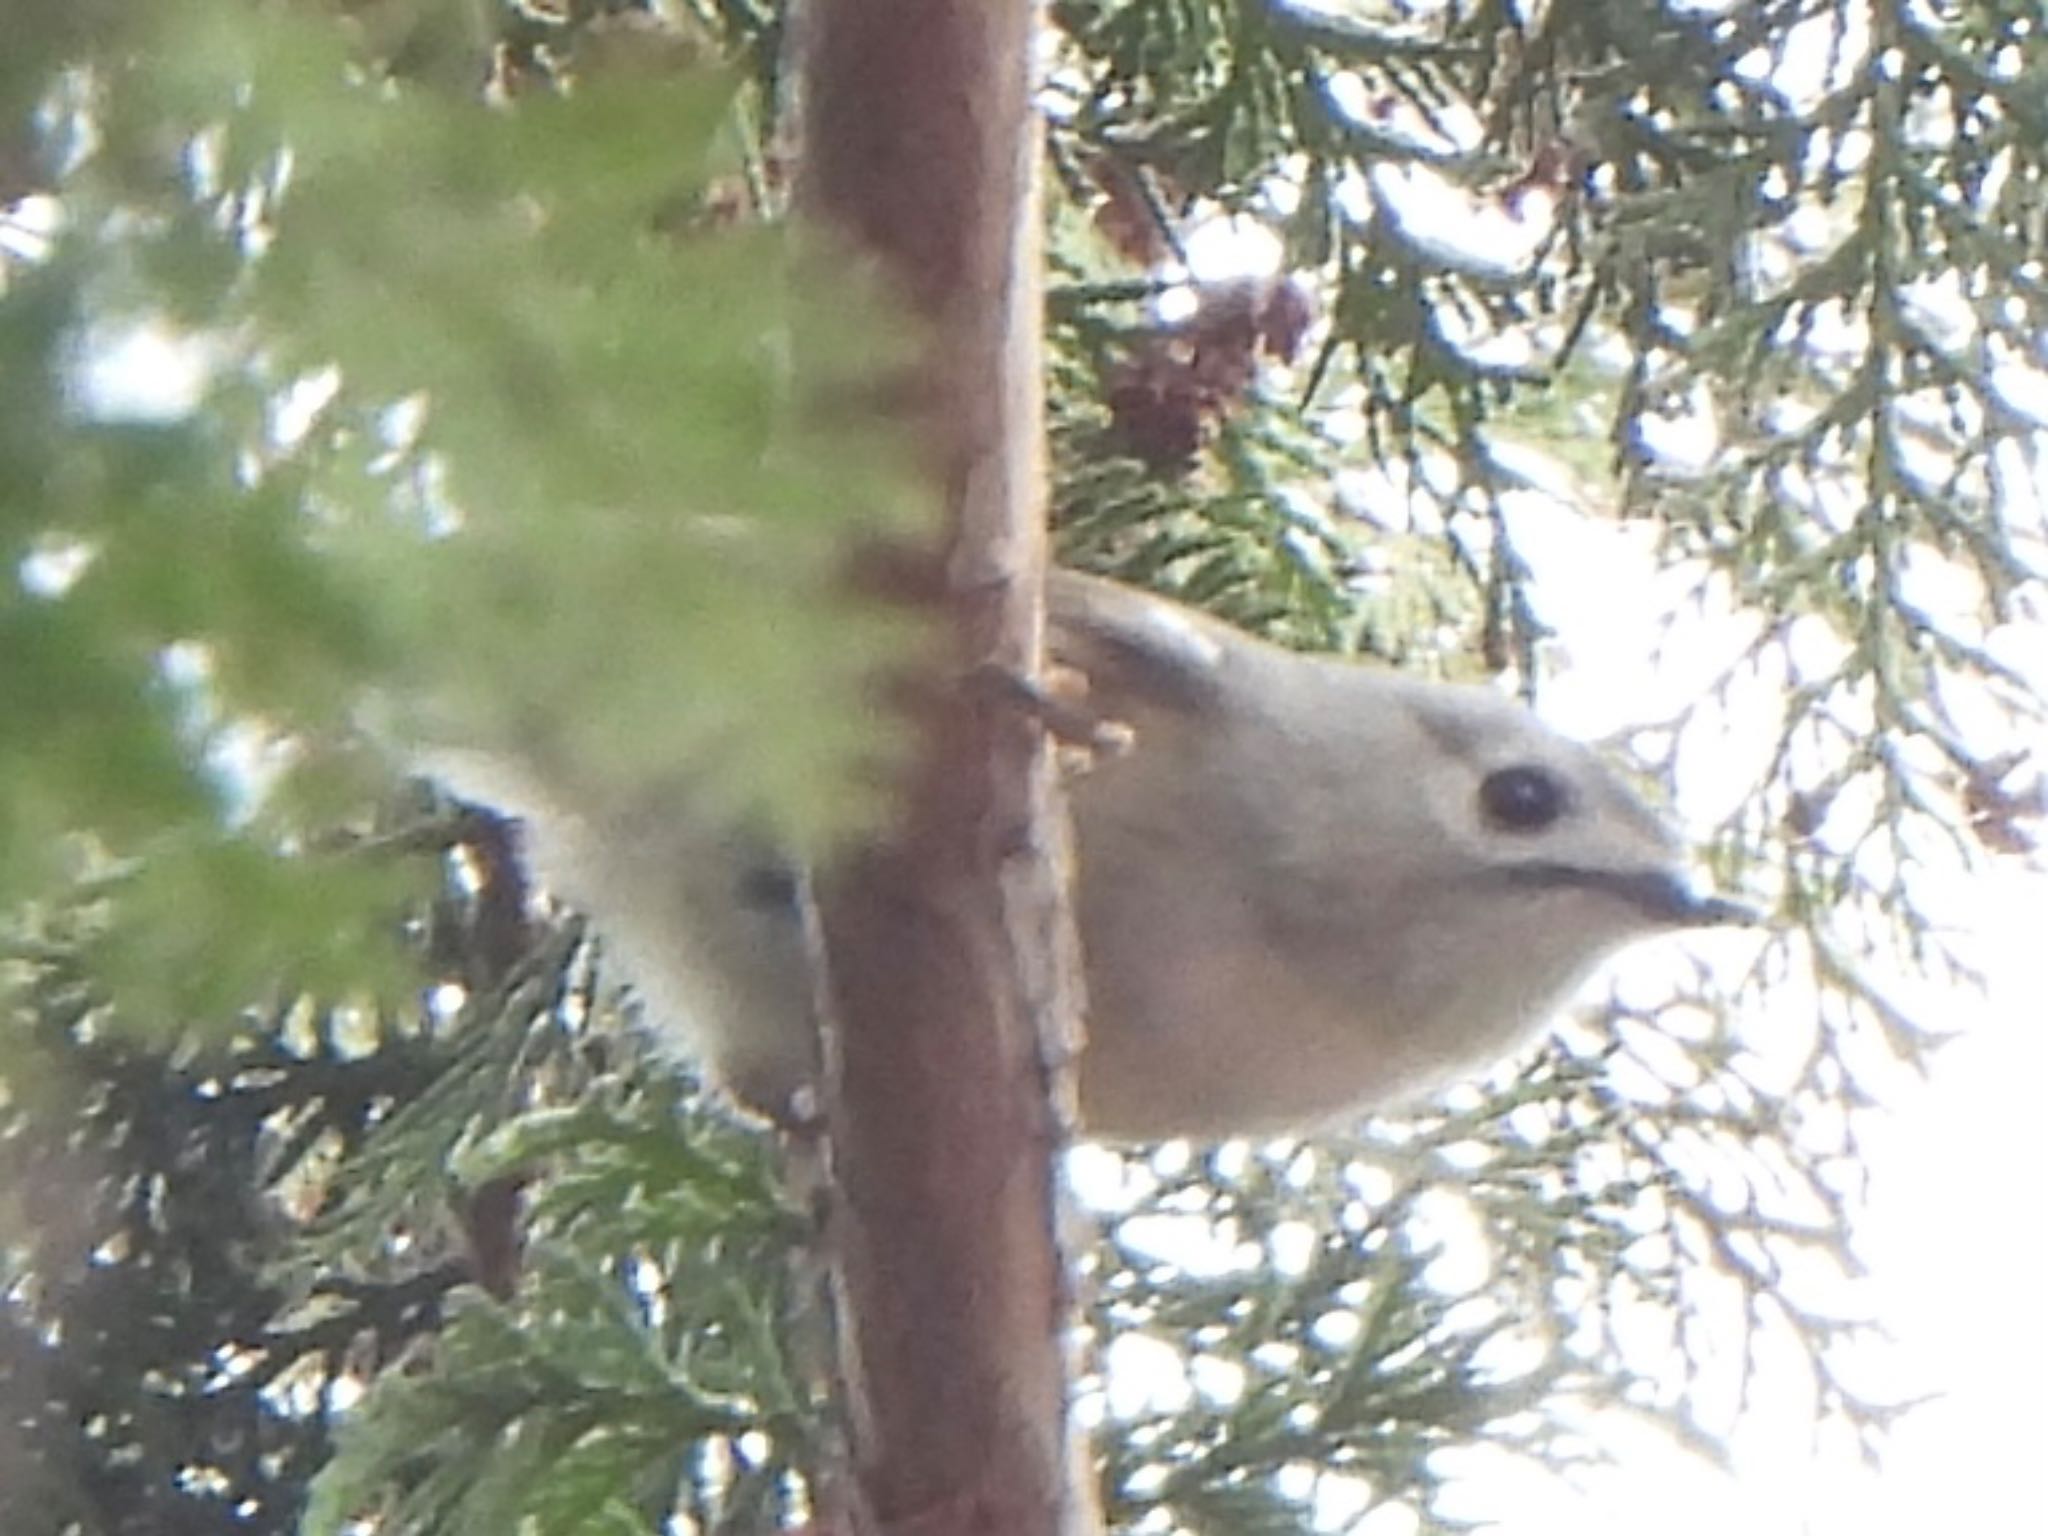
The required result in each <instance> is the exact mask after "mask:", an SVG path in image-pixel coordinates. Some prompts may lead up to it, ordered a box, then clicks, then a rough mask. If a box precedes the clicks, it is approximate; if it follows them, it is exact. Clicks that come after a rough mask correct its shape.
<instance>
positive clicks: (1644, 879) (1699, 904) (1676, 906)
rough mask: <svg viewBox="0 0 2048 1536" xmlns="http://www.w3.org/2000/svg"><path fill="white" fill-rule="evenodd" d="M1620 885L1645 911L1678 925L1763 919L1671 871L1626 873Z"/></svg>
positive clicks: (1723, 925) (1734, 924) (1714, 925)
mask: <svg viewBox="0 0 2048 1536" xmlns="http://www.w3.org/2000/svg"><path fill="white" fill-rule="evenodd" d="M1618 884H1619V886H1620V888H1621V889H1622V890H1623V891H1624V893H1625V894H1626V895H1628V896H1629V897H1630V898H1631V899H1632V900H1634V902H1635V903H1636V905H1637V906H1639V907H1641V908H1642V909H1643V911H1644V912H1646V913H1648V914H1649V915H1650V916H1651V917H1654V918H1656V919H1657V920H1658V921H1659V922H1662V923H1669V924H1670V925H1671V926H1672V927H1674V928H1729V927H1749V926H1753V925H1754V924H1757V923H1760V922H1762V921H1763V916H1762V914H1761V913H1759V912H1758V911H1757V910H1756V909H1755V908H1754V907H1746V906H1744V905H1743V904H1742V903H1741V902H1739V901H1730V900H1728V899H1727V898H1726V897H1723V896H1714V895H1709V894H1707V893H1705V892H1702V891H1699V890H1696V889H1695V888H1694V887H1693V885H1692V882H1691V881H1689V880H1687V879H1686V878H1685V877H1684V876H1683V875H1677V874H1672V873H1670V872H1669V871H1665V870H1656V871H1652V872H1650V873H1647V874H1642V875H1625V876H1623V877H1621V880H1620V881H1619V882H1618Z"/></svg>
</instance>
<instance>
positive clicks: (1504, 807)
mask: <svg viewBox="0 0 2048 1536" xmlns="http://www.w3.org/2000/svg"><path fill="white" fill-rule="evenodd" d="M1568 799H1569V797H1568V796H1567V795H1566V793H1565V787H1564V785H1562V784H1560V783H1559V782H1558V781H1557V778H1556V776H1555V775H1553V774H1552V773H1551V772H1550V771H1549V770H1548V769H1547V768H1537V767H1533V766H1531V765H1529V764H1527V763H1522V764H1518V765H1516V766H1515V767H1513V768H1497V769H1495V770H1494V771H1493V772H1492V773H1489V774H1488V775H1487V776H1486V777H1485V778H1484V779H1483V780H1481V781H1480V785H1479V809H1480V810H1481V812H1482V813H1484V815H1485V817H1486V822H1487V825H1488V826H1491V827H1495V828H1497V829H1499V830H1500V831H1502V832H1541V831H1542V830H1543V829H1544V828H1545V827H1547V826H1549V825H1551V823H1553V822H1555V821H1556V820H1557V818H1558V817H1560V816H1562V815H1563V814H1564V812H1565V806H1566V804H1567V801H1568Z"/></svg>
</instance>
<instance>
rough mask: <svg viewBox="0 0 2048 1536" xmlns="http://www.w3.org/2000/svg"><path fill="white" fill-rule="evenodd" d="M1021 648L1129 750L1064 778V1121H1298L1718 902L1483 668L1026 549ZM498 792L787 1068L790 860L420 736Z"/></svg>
mask: <svg viewBox="0 0 2048 1536" xmlns="http://www.w3.org/2000/svg"><path fill="white" fill-rule="evenodd" d="M1047 607H1048V614H1049V618H1050V630H1051V650H1052V654H1053V657H1054V659H1055V660H1056V661H1058V662H1059V663H1061V664H1063V665H1065V666H1067V667H1070V668H1074V669H1077V670H1078V671H1080V672H1081V673H1083V674H1085V676H1086V678H1087V680H1088V689H1089V692H1088V707H1089V709H1090V710H1091V712H1093V713H1095V714H1097V715H1099V716H1100V717H1102V718H1104V719H1107V720H1113V721H1117V722H1120V723H1122V724H1124V725H1127V726H1128V727H1129V728H1130V730H1131V733H1132V736H1133V742H1132V745H1131V747H1130V749H1129V750H1128V751H1127V752H1124V753H1122V754H1120V755H1117V756H1113V757H1109V758H1107V759H1106V760H1104V761H1101V762H1098V763H1097V764H1096V765H1095V766H1094V767H1093V768H1092V769H1091V770H1090V771H1088V772H1086V773H1084V774H1080V775H1077V776H1075V777H1074V778H1073V779H1072V780H1071V781H1070V785H1069V789H1070V800H1071V805H1072V810H1073V816H1074V826H1075V843H1076V850H1077V851H1076V863H1077V871H1076V880H1077V886H1076V890H1075V902H1076V916H1077V919H1078V926H1079V930H1080V938H1081V948H1082V952H1083V957H1084V980H1085V983H1086V988H1087V996H1088V1018H1087V1027H1086V1042H1087V1043H1086V1045H1085V1048H1084V1050H1083V1052H1082V1055H1081V1059H1080V1063H1079V1079H1080V1100H1081V1115H1082V1122H1083V1128H1084V1129H1085V1130H1086V1131H1087V1132H1088V1133H1090V1134H1092V1135H1097V1136H1101V1137H1105V1138H1109V1139H1113V1140H1152V1139H1158V1138H1163V1137H1169V1136H1192V1137H1198V1138H1218V1137H1224V1136H1231V1135H1244V1134H1263V1133H1276V1132H1282V1131H1300V1130H1310V1129H1314V1128H1316V1127H1318V1126H1325V1125H1328V1124H1330V1123H1331V1122H1333V1121H1340V1120H1342V1119H1343V1118H1345V1117H1346V1116H1355V1115H1358V1114H1361V1113H1364V1112H1366V1111H1369V1110H1372V1109H1376V1108H1381V1107H1387V1106H1393V1105H1399V1104H1401V1103H1404V1102H1409V1101H1412V1100H1414V1099H1416V1098H1418V1097H1420V1096H1422V1095H1424V1094H1426V1093H1428V1092H1429V1091H1431V1090H1432V1089H1435V1088H1439V1087H1442V1086H1444V1085H1445V1084H1447V1083H1449V1082H1451V1081H1454V1080H1455V1079H1456V1078H1457V1077H1459V1076H1460V1075H1461V1074H1464V1073H1468V1072H1471V1071H1473V1070H1475V1069H1477V1068H1481V1067H1484V1066H1486V1065H1488V1064H1490V1063H1491V1062H1493V1061H1495V1060H1497V1059H1498V1058H1499V1057H1501V1056H1503V1055H1504V1054H1506V1053H1508V1052H1510V1051H1512V1050H1513V1049H1514V1048H1515V1047H1517V1046H1518V1045H1520V1044H1521V1043H1522V1042H1523V1041H1525V1040H1526V1039H1528V1038H1529V1037H1530V1036H1532V1035H1534V1034H1535V1033H1536V1032H1538V1031H1539V1030H1540V1029H1541V1028H1542V1026H1543V1025H1544V1024H1545V1023H1546V1022H1547V1021H1548V1020H1549V1018H1550V1016H1551V1015H1552V1013H1553V1012H1554V1011H1555V1010H1556V1009H1557V1007H1558V1006H1559V1005H1560V1004H1561V1003H1562V1002H1563V1001H1564V1000H1565V998H1566V997H1567V996H1568V995H1569V994H1570V993H1571V992H1572V990H1573V989H1574V988H1575V987H1576V986H1577V985H1578V984H1579V982H1580V981H1581V980H1583V979H1584V977H1585V976H1586V975H1587V973H1588V972H1589V971H1590V970H1591V969H1592V968H1593V966H1594V965H1596V964H1597V963H1598V962H1599V960H1600V959H1601V958H1602V957H1603V956H1604V955H1606V954H1608V953H1609V952H1610V951H1612V950H1614V949H1616V948H1618V947H1619V946H1621V945H1623V944H1625V943H1627V942H1629V941H1630V940H1632V939H1636V938H1639V937H1644V936H1647V935H1649V934H1652V933H1657V932H1661V931H1668V930H1672V929H1677V928H1682V927H1687V926H1693V925H1701V924H1718V923H1727V922H1737V921H1743V920H1745V919H1746V918H1747V916H1748V914H1747V913H1745V912H1744V911H1743V909H1741V908H1740V907H1738V906H1736V905H1734V904H1733V903H1730V902H1727V901H1723V900H1720V899H1718V898H1715V897H1712V896H1706V895H1702V894H1699V893H1697V892H1696V891H1695V890H1694V888H1693V887H1692V885H1691V884H1690V883H1689V882H1688V880H1687V878H1686V874H1685V860H1684V850H1683V848H1682V846H1681V844H1680V842H1679V840H1678V838H1677V837H1676V836H1675V834H1674V833H1673V832H1672V830H1671V829H1670V828H1669V827H1668V826H1667V825H1666V824H1665V823H1664V822H1663V821H1662V820H1661V819H1660V818H1659V817H1658V816H1657V815H1655V814H1654V813H1653V812H1652V811H1650V810H1649V809H1648V808H1647V807H1646V806H1645V804H1644V803H1643V801H1642V800H1641V799H1640V798H1639V797H1638V796H1637V795H1636V794H1635V793H1634V791H1632V790H1631V789H1630V788H1629V787H1628V785H1627V784H1626V783H1624V782H1623V780H1622V779H1621V778H1620V777H1618V776H1617V775H1616V774H1615V773H1614V772H1613V771H1612V770H1611V769H1610V768H1609V767H1608V766H1607V765H1606V764H1605V763H1603V762H1602V761H1601V760H1600V758H1599V757H1598V756H1596V755H1595V754H1594V753H1593V752H1592V751H1591V750H1589V749H1588V748H1586V747H1584V746H1582V745H1579V744H1576V743H1574V742H1571V741H1568V740H1565V739H1564V738H1562V737H1560V736H1558V735H1557V734H1556V733H1555V732H1553V731H1551V730H1550V729H1549V728H1547V727H1546V726H1545V725H1543V724H1542V722H1540V721H1539V720H1538V719H1537V718H1536V717H1535V716H1534V715H1533V714H1531V713H1530V712H1529V711H1528V710H1526V709H1524V708H1523V707H1521V706H1520V705H1518V704H1516V703H1515V702H1513V701H1512V700H1510V699H1508V698H1505V697H1504V696H1502V695H1501V694H1499V693H1497V692H1494V691H1493V690H1490V689H1487V688H1483V687H1467V686H1457V685H1452V684H1445V683H1434V682H1425V681H1421V680H1419V679H1416V678H1412V677H1409V676H1405V675H1403V674H1401V673H1399V672H1395V671H1391V670H1388V669H1386V668H1383V667H1378V666H1374V665H1372V664H1369V663H1366V662H1362V661H1358V660H1355V659H1348V658H1342V657H1333V656H1312V655H1304V654H1300V653H1297V652H1294V651H1289V650H1285V649H1282V648H1280V647H1278V646H1274V645H1271V644H1268V643H1267V642H1265V641H1263V640H1259V639H1255V638H1253V637H1252V636H1250V635H1247V634H1245V633H1243V632H1241V631H1239V630H1237V629H1234V628H1232V627H1231V626H1230V625H1228V624H1225V623H1222V622H1221V621H1219V620H1216V619H1214V618H1211V617H1209V616H1207V615H1204V614H1201V613H1197V612H1195V611H1193V610H1191V609H1188V608H1185V607H1182V606H1181V605H1179V604H1177V603H1172V602H1169V601H1167V600H1165V599H1163V598H1159V597H1155V596H1152V595H1149V594H1146V593H1143V592H1140V591H1138V590H1137V589H1135V588H1132V587H1129V586H1125V585H1122V584H1120V583H1117V582H1113V581H1108V580H1105V579H1103V578H1100V577H1090V576H1082V575H1078V574H1075V573H1072V572H1054V573H1053V574H1052V575H1051V576H1050V578H1049V583H1048V588H1047ZM424 762H425V766H426V767H427V768H428V770H429V771H430V772H433V773H435V774H437V775H439V776H440V777H442V778H444V779H445V780H446V781H447V782H448V783H449V785H450V787H451V788H452V789H454V790H455V792H456V793H458V794H460V795H463V796H465V797H467V798H471V799H476V800H480V801H482V802H484V803H486V804H490V805H494V806H496V807H498V808H499V809H501V810H503V811H505V812H507V813H508V814H512V815H515V816H518V817H520V818H522V819H523V820H524V821H525V822H526V824H527V839H528V849H529V856H530V857H531V858H532V860H533V862H534V864H535V867H536V871H537V873H538V874H539V875H540V877H541V879H542V880H543V881H544V882H545V883H546V884H548V885H549V887H550V888H551V889H553V890H554V891H556V892H557V893H558V894H559V895H561V896H562V897H564V898H565V899H567V900H569V901H571V902H574V903H575V904H577V905H578V906H580V907H582V908H583V909H584V910H586V911H587V912H589V914H590V915H591V917H592V918H593V919H594V920H595V922H596V923H597V924H598V927H599V929H600V931H601V932H603V933H604V934H606V935H607V936H608V937H609V939H610V940H611V942H612V944H613V945H614V947H615V949H616V950H617V951H618V952H619V954H620V958H621V960H622V961H623V963H624V967H625V970H626V972H627V974H628V975H629V976H631V977H632V978H633V979H634V980H635V981H636V982H637V983H638V984H639V986H640V989H641V991H642V992H643V994H644V996H645V1000H646V1005H647V1008H648V1010H649V1012H650V1014H651V1015H652V1016H653V1017H654V1018H655V1019H656V1020H657V1022H659V1023H663V1024H666V1025H668V1026H670V1027H671V1028H672V1029H673V1030H674V1031H675V1032H676V1033H677V1034H678V1035H679V1037H680V1038H681V1040H682V1042H683V1043H684V1045H685V1047H686V1048H687V1049H688V1050H689V1051H690V1052H691V1053H692V1054H694V1055H696V1056H698V1057H699V1058H701V1059H702V1061H703V1062H704V1064H705V1065H706V1067H707V1068H708V1069H709V1070H710V1072H711V1073H712V1074H713V1075H714V1076H715V1077H717V1078H718V1079H719V1080H721V1081H722V1082H723V1083H725V1084H726V1085H727V1086H728V1087H729V1088H730V1089H731V1090H732V1091H733V1092H734V1093H735V1094H736V1095H737V1096H738V1097H740V1098H741V1099H743V1100H745V1101H747V1102H749V1103H752V1104H753V1105H755V1106H756V1107H759V1108H763V1109H767V1110H770V1111H771V1112H772V1111H775V1110H778V1109H780V1108H783V1107H785V1106H786V1105H787V1102H788V1099H789V1096H790V1095H791V1094H792V1093H793V1092H795V1091H796V1090H797V1089H798V1088H799V1087H801V1086H802V1085H803V1084H804V1083H805V1082H806V1081H807V1080H808V1078H809V1076H810V1074H811V1071H812V1063H813V1060H814V1052H815V1044H814V1038H813V1036H814V1031H813V1028H812V1023H811V1012H810V1003H809V997H810V982H809V979H808V975H807V972H806V966H805V960H804V956H803V952H802V944H801V939H800V934H799V928H798V923H797V918H796V909H795V905H794V901H793V891H794V882H793V880H792V879H791V878H790V877H789V876H788V874H787V872H786V870H784V869H781V868H779V867H778V866H777V865H776V863H775V862H774V861H773V860H772V859H764V858H762V857H761V855H760V850H759V848H758V846H755V845H752V844H750V843H749V842H748V841H747V840H746V839H744V838H742V837H740V836H738V835H736V834H734V833H732V832H730V831H728V830H726V829H723V828H720V827H718V826H715V825H711V824H708V823H707V822H705V821H704V820H703V819H702V818H701V817H700V816H698V815H696V814H693V811H692V807H691V806H689V805H688V804H676V803H672V802H673V801H674V799H675V796H674V795H673V794H672V793H671V794H669V795H666V796H664V795H661V794H654V793H650V794H647V795H645V796H643V797H642V799H641V800H640V801H639V802H638V803H634V804H597V803H593V802H592V799H591V797H590V796H589V795H588V793H587V792H585V791H586V787H585V786H579V785H575V784H565V783H557V782H551V781H550V776H549V774H548V773H547V771H546V766H545V765H543V764H536V763H528V762H520V761H513V760H509V759H507V758H506V757H504V756H502V755H487V754H481V753H474V752H465V751H446V750H436V751H433V752H430V753H427V754H425V755H424Z"/></svg>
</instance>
